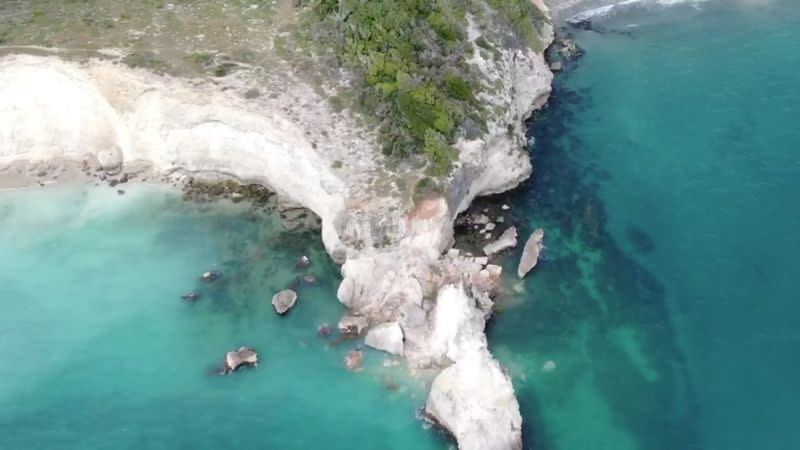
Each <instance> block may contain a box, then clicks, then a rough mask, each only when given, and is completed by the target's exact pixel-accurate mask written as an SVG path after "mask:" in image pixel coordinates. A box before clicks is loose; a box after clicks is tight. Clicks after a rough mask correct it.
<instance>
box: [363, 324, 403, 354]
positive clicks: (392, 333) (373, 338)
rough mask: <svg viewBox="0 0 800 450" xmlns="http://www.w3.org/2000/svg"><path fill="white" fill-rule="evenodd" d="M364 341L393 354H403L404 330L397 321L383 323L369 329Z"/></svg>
mask: <svg viewBox="0 0 800 450" xmlns="http://www.w3.org/2000/svg"><path fill="white" fill-rule="evenodd" d="M364 343H365V344H367V345H369V346H370V347H372V348H375V349H378V350H383V351H385V352H388V353H391V354H393V355H402V354H403V330H402V329H401V328H400V324H399V323H397V322H387V323H382V324H380V325H378V326H376V327H374V328H372V329H370V330H369V332H368V333H367V337H366V338H364Z"/></svg>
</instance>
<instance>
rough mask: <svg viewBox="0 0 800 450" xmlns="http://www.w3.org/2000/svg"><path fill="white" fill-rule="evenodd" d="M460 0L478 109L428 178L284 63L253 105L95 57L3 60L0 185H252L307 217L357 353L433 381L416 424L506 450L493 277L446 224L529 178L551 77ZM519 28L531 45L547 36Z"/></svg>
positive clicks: (511, 421) (513, 443)
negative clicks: (529, 35) (487, 330)
mask: <svg viewBox="0 0 800 450" xmlns="http://www.w3.org/2000/svg"><path fill="white" fill-rule="evenodd" d="M477 3H478V4H479V6H480V7H481V8H483V9H484V10H485V12H486V14H485V15H483V16H481V17H477V16H475V15H471V14H467V15H466V22H467V25H466V26H465V33H464V35H463V37H462V38H463V39H464V40H465V43H466V44H465V45H467V46H468V47H470V48H471V51H470V52H469V56H468V58H467V59H466V60H465V61H464V63H465V64H466V65H467V66H468V67H469V68H470V70H472V71H473V73H474V74H475V76H476V77H477V80H478V81H479V82H480V84H481V86H483V89H476V90H475V94H474V95H475V98H476V100H477V102H479V103H480V104H481V105H483V108H484V109H485V110H491V111H492V112H493V113H492V114H487V115H486V116H485V118H484V121H485V127H484V128H482V129H481V130H480V132H479V133H467V132H463V133H462V132H460V131H458V130H456V131H455V132H454V133H453V135H452V144H451V145H452V147H453V148H454V149H455V150H456V151H457V154H458V156H457V158H456V159H455V160H454V161H453V163H452V167H450V168H449V170H448V171H447V172H446V173H445V174H439V175H436V176H433V175H430V172H426V170H425V168H424V167H420V166H419V164H417V163H415V160H413V159H412V160H409V161H403V160H401V161H399V162H398V161H397V160H396V159H393V158H392V157H390V156H387V155H386V154H384V153H383V152H381V151H380V146H379V144H378V140H379V136H378V133H377V132H376V131H375V130H374V129H372V128H370V127H369V126H368V121H365V120H363V117H362V113H360V112H357V111H354V110H351V109H349V108H344V109H341V108H337V107H336V105H335V104H332V103H331V102H330V101H329V98H328V96H326V89H325V88H324V86H323V88H322V89H319V88H316V87H315V86H313V85H312V84H310V83H309V82H308V81H307V80H305V79H303V78H302V77H295V76H293V75H292V73H293V72H292V71H291V70H288V66H286V67H287V70H286V72H285V73H284V74H282V75H278V74H276V72H273V73H269V74H267V75H266V76H264V77H262V78H260V80H261V81H262V82H263V83H262V84H260V88H259V90H260V93H259V95H257V96H256V95H252V92H251V89H252V87H248V83H249V82H252V80H253V78H252V74H250V73H248V72H247V71H244V70H243V71H241V72H238V73H234V74H232V75H231V76H229V77H226V78H225V79H222V80H218V79H214V80H209V79H204V78H185V77H179V76H172V75H167V74H159V73H156V72H154V71H152V70H148V69H142V68H131V67H129V66H127V65H125V64H122V63H120V62H119V61H115V60H113V59H109V58H91V59H87V60H69V59H65V58H62V57H59V56H57V55H31V54H24V53H17V52H12V53H11V54H7V55H6V56H3V57H2V58H0V168H2V169H3V170H4V172H3V173H2V175H0V178H3V177H5V178H6V179H7V180H8V179H11V178H13V177H18V178H19V180H20V181H19V182H20V183H21V182H22V181H21V180H27V181H26V182H28V183H30V182H31V181H33V182H39V183H41V182H42V180H47V181H48V182H57V181H63V180H65V179H67V178H73V177H79V176H80V175H81V174H86V173H99V174H103V175H106V176H109V177H117V176H121V175H120V174H129V173H130V174H138V176H139V177H140V178H148V177H150V178H152V179H154V180H156V179H158V180H168V181H170V182H173V183H179V184H183V183H187V182H188V181H189V180H194V179H202V180H212V181H213V180H234V181H236V182H237V183H238V184H242V185H249V184H255V185H260V186H266V187H268V188H269V189H270V190H271V191H273V192H276V193H277V194H278V195H279V196H281V197H282V198H286V199H291V201H292V202H294V203H296V204H297V205H301V206H302V207H303V208H307V209H308V210H310V211H312V212H313V213H314V215H315V216H318V217H319V220H320V222H321V233H322V239H323V242H324V244H325V247H326V249H327V251H328V253H329V254H330V256H331V258H333V260H334V261H336V262H337V263H340V264H342V275H343V281H342V282H341V285H340V286H339V289H338V293H337V295H338V299H339V301H341V302H342V303H343V304H344V305H346V306H347V307H348V308H349V309H350V311H351V313H352V314H353V315H354V316H355V317H357V318H358V319H357V320H353V319H349V320H350V321H351V322H353V323H355V325H353V327H354V328H356V329H357V331H358V333H361V331H362V330H361V328H362V327H363V326H367V325H368V329H367V334H366V338H367V344H368V345H372V346H374V347H376V348H379V349H382V350H385V351H387V352H389V353H392V354H402V356H403V357H404V358H405V360H406V361H407V364H408V367H409V369H410V370H411V371H412V372H419V371H430V372H432V373H433V374H435V379H434V381H433V384H432V387H431V392H430V395H429V397H428V399H427V402H426V404H425V411H426V413H427V415H428V416H429V417H431V418H432V419H433V420H435V421H436V422H437V423H438V424H440V425H441V426H443V427H445V428H446V429H447V430H448V431H449V432H450V433H451V434H452V435H453V436H454V437H455V438H456V439H457V440H458V443H459V447H460V448H462V449H497V450H501V449H521V448H522V441H521V433H522V431H521V429H522V428H521V426H522V417H521V416H520V412H519V405H518V403H517V400H516V398H515V396H514V388H513V386H512V383H511V379H510V377H509V376H508V375H507V373H506V372H505V371H504V370H503V369H502V367H500V365H499V363H498V362H497V361H496V360H495V359H494V357H493V356H492V355H491V353H490V352H489V350H488V345H487V342H486V336H485V334H484V327H485V324H486V321H487V320H488V319H489V317H490V316H491V314H492V309H493V302H492V295H493V293H494V292H495V290H496V289H497V287H498V283H499V280H500V276H501V273H502V268H501V267H499V266H496V265H492V264H489V260H488V258H486V257H481V256H479V255H476V256H473V255H469V254H466V253H462V252H458V251H450V252H448V250H449V249H451V247H452V245H453V242H454V241H453V222H454V220H455V219H456V216H457V215H458V214H459V213H460V212H463V211H464V210H465V209H466V208H467V207H468V206H469V205H470V203H471V202H472V200H473V199H474V198H476V197H478V196H483V195H489V194H495V193H499V192H503V191H505V190H508V189H511V188H513V187H515V186H516V185H518V184H519V183H520V182H522V181H523V180H525V179H526V178H527V177H529V176H530V174H531V170H532V168H531V163H530V160H529V156H528V153H527V151H526V149H525V144H526V140H525V128H524V124H523V122H524V120H525V119H527V118H528V117H529V116H530V115H531V113H532V112H533V111H534V110H535V109H536V108H539V107H541V106H543V105H544V103H545V102H546V100H547V98H548V96H549V94H550V90H551V87H550V84H551V81H552V73H551V71H550V69H549V68H548V65H547V63H546V62H545V59H544V56H543V48H533V47H531V46H529V45H525V44H524V43H521V41H519V40H513V39H511V37H510V36H511V35H512V34H513V30H512V28H511V26H510V25H509V21H508V20H507V18H503V17H501V15H500V14H498V13H495V12H493V11H494V10H493V9H492V8H493V7H492V6H490V4H493V3H495V2H492V1H487V2H477ZM484 3H485V4H484ZM534 4H535V8H537V11H539V12H540V13H541V14H542V15H543V16H546V12H547V9H546V7H545V6H544V5H543V4H542V3H541V2H539V1H536V2H534ZM485 30H494V31H493V33H492V34H491V35H490V34H489V33H488V32H486V31H485ZM497 30H501V31H499V32H498V31H497ZM536 30H537V33H538V34H539V35H538V39H539V40H540V42H541V43H542V45H543V46H544V47H546V46H548V45H549V44H550V42H552V40H553V28H552V26H550V24H549V22H543V23H541V24H539V26H538V28H536ZM281 67H284V66H283V65H281ZM262 75H263V74H262ZM340 87H341V86H340ZM248 92H250V94H248ZM43 167H44V169H42V168H43ZM67 173H69V174H71V175H70V177H67V176H66V175H65V174H67ZM53 174H56V176H55V177H54V176H53ZM428 180H433V181H434V183H433V186H434V188H426V187H425V186H430V184H429V183H430V182H429V181H428ZM231 195H233V193H232V194H231ZM514 234H515V233H514ZM526 234H527V233H526ZM505 238H506V240H511V236H510V234H509V235H508V236H505ZM515 238H516V236H514V240H516V239H515ZM506 245H508V244H503V245H498V246H497V247H498V248H503V247H505V246H506ZM492 250H495V249H494V248H492ZM496 251H500V250H499V249H498V250H496ZM487 253H488V252H487ZM279 303H281V304H283V303H282V302H279ZM281 309H283V307H281ZM279 312H280V310H279ZM341 326H342V325H341V324H340V327H341ZM362 357H363V355H362V354H361V353H360V352H359V353H358V355H357V357H353V358H350V360H351V362H352V364H351V363H350V362H348V365H352V366H353V367H356V366H358V365H360V359H361V358H362ZM356 360H358V364H356V362H355V361H356ZM234 365H236V364H234ZM232 369H235V367H232Z"/></svg>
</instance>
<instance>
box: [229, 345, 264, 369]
mask: <svg viewBox="0 0 800 450" xmlns="http://www.w3.org/2000/svg"><path fill="white" fill-rule="evenodd" d="M240 367H258V353H256V351H255V350H254V349H252V348H250V347H239V350H236V351H232V352H228V354H227V355H225V363H224V367H223V370H222V372H223V373H226V374H227V373H231V372H235V371H236V370H237V369H239V368H240Z"/></svg>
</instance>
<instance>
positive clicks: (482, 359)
mask: <svg viewBox="0 0 800 450" xmlns="http://www.w3.org/2000/svg"><path fill="white" fill-rule="evenodd" d="M425 413H426V414H425V415H426V416H428V417H431V418H433V419H434V420H435V421H436V422H437V423H438V424H439V425H441V426H442V427H444V428H445V429H447V430H448V431H449V432H450V433H451V434H452V435H453V436H454V437H455V438H456V440H457V441H458V448H459V450H521V449H522V416H521V415H520V412H519V403H518V402H517V399H516V397H514V387H513V386H512V385H511V379H510V378H509V377H508V375H506V374H505V373H504V372H503V370H502V369H501V367H500V364H498V363H497V361H495V360H494V358H492V357H491V355H490V354H489V352H488V351H487V350H486V349H485V348H483V349H477V350H474V351H471V352H469V353H468V354H467V355H464V356H463V357H462V358H460V359H459V360H458V361H457V362H455V363H454V364H452V365H450V366H449V367H447V368H446V369H444V370H443V371H442V373H440V374H439V376H437V377H436V379H435V380H434V381H433V385H432V386H431V392H430V394H429V395H428V400H427V402H426V403H425Z"/></svg>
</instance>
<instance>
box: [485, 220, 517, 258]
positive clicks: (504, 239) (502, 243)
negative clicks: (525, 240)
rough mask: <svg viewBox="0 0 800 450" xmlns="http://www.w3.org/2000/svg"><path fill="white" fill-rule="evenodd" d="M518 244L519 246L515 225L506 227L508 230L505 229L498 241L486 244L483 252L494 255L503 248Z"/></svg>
mask: <svg viewBox="0 0 800 450" xmlns="http://www.w3.org/2000/svg"><path fill="white" fill-rule="evenodd" d="M516 246H517V229H516V228H515V227H510V228H508V229H506V231H504V232H503V234H501V235H500V237H499V238H497V240H496V241H494V242H492V243H491V244H487V245H486V246H484V247H483V253H484V254H485V255H486V256H492V255H496V254H497V253H500V252H502V251H503V250H506V249H509V248H514V247H516Z"/></svg>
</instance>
